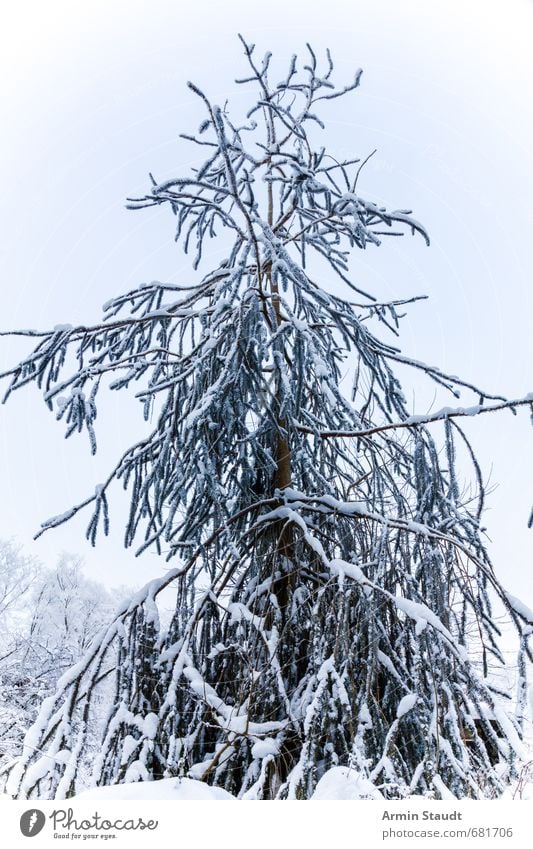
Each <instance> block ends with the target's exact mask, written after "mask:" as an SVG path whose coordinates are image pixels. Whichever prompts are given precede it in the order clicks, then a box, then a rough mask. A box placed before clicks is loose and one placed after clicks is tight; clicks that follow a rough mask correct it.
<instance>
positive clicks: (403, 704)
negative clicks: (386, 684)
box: [396, 693, 418, 719]
mask: <svg viewBox="0 0 533 849" xmlns="http://www.w3.org/2000/svg"><path fill="white" fill-rule="evenodd" d="M417 701H418V696H417V695H416V693H409V694H408V695H407V696H404V697H403V699H401V700H400V704H399V705H398V708H397V710H396V719H401V718H402V716H405V714H406V713H409V711H410V710H412V709H413V708H414V706H415V705H416V703H417Z"/></svg>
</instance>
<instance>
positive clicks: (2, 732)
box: [0, 541, 131, 771]
mask: <svg viewBox="0 0 533 849" xmlns="http://www.w3.org/2000/svg"><path fill="white" fill-rule="evenodd" d="M0 580H1V582H2V588H3V594H2V595H3V598H4V600H5V603H4V605H3V606H2V609H1V610H0V626H1V640H0V763H2V764H4V765H5V764H9V763H11V762H12V761H13V758H15V757H16V756H17V755H19V754H20V751H21V748H22V741H23V738H24V734H25V732H26V731H27V729H28V727H29V726H30V725H31V724H32V723H33V722H34V721H35V718H36V716H37V713H38V709H39V706H40V704H41V702H42V701H43V699H44V698H46V697H47V696H49V695H50V694H51V693H53V692H54V690H55V688H56V686H57V682H58V680H59V679H60V677H61V675H63V673H64V672H66V671H67V670H68V669H69V668H70V667H71V666H72V665H73V664H74V663H77V662H78V661H79V660H80V659H81V658H82V657H83V655H84V654H85V652H86V651H87V649H88V648H89V646H90V644H91V642H92V640H93V639H94V637H95V636H96V635H97V633H98V631H99V630H101V628H102V627H103V626H104V625H105V624H106V623H107V622H109V621H110V619H111V618H112V616H113V613H114V611H115V608H116V606H117V603H118V599H117V595H118V597H119V598H120V597H123V596H124V595H126V594H127V593H126V590H125V589H124V588H122V589H121V590H119V591H113V593H111V592H110V591H109V590H107V589H105V588H104V587H103V586H102V585H101V584H98V583H97V582H96V581H91V580H89V579H88V578H86V577H85V575H84V574H83V561H82V559H81V558H80V557H77V556H75V555H70V554H63V555H62V556H61V557H60V558H59V561H58V563H57V565H56V567H55V568H53V569H45V568H43V567H42V566H41V565H40V564H39V563H38V562H37V561H36V560H35V559H34V558H31V557H27V556H25V555H24V554H22V552H21V551H20V549H18V548H17V547H16V546H14V544H13V543H11V542H6V541H3V542H0ZM129 594H131V591H130V593H129ZM7 599H9V602H10V603H9V606H7V604H6V600H7ZM101 689H102V688H101ZM103 696H104V694H103V692H102V693H101V694H100V698H103ZM98 720H99V717H97V716H96V717H94V718H93V719H92V722H91V727H90V728H88V738H89V739H88V743H89V748H92V750H93V754H94V744H95V742H96V738H97V736H98V734H99V732H100V727H99V725H98ZM85 771H86V769H85Z"/></svg>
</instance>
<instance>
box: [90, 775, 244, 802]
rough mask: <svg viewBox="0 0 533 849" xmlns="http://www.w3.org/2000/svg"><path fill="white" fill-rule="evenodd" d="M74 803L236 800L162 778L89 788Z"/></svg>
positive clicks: (209, 789)
mask: <svg viewBox="0 0 533 849" xmlns="http://www.w3.org/2000/svg"><path fill="white" fill-rule="evenodd" d="M75 798H76V799H85V800H86V799H91V800H92V799H95V800H97V801H100V802H115V801H122V800H127V799H130V800H131V799H135V800H136V799H139V800H141V799H142V800H148V799H151V800H153V801H159V800H164V799H171V800H173V801H182V802H186V801H203V802H214V801H217V802H230V801H235V796H232V795H231V793H228V792H227V790H223V789H222V788H221V787H210V786H209V785H208V784H205V782H203V781H195V780H194V779H192V778H161V779H159V780H158V781H136V782H134V783H130V784H115V785H112V786H110V787H91V788H90V789H89V790H84V791H83V792H82V793H78V795H77V796H76V797H75Z"/></svg>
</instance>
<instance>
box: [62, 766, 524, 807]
mask: <svg viewBox="0 0 533 849" xmlns="http://www.w3.org/2000/svg"><path fill="white" fill-rule="evenodd" d="M76 798H77V799H81V800H88V799H91V800H92V799H95V800H99V801H102V802H103V801H106V802H107V801H109V802H110V801H124V800H132V799H134V800H141V799H142V800H148V799H150V800H153V801H158V800H166V799H172V800H174V801H179V800H181V801H192V800H198V801H220V802H232V801H236V799H235V796H233V795H232V794H231V793H228V792H227V790H223V789H222V788H220V787H210V786H209V785H207V784H205V783H204V782H202V781H197V780H195V779H192V778H164V779H160V780H158V781H138V782H135V783H130V784H117V785H114V786H111V787H92V788H90V789H89V790H84V791H83V792H81V793H79V794H78V795H77V796H76ZM383 798H384V797H383V794H382V793H381V791H380V790H379V789H378V788H377V787H376V786H375V785H374V784H373V783H372V782H371V781H370V780H369V779H368V778H365V777H364V776H362V775H361V774H360V773H359V772H357V770H354V769H350V768H349V767H345V766H336V767H333V768H332V769H330V770H328V771H327V772H326V773H325V775H323V776H322V778H321V779H320V781H319V782H318V784H317V786H316V790H315V792H314V793H313V795H312V797H311V800H312V801H331V800H339V801H355V800H358V799H361V800H362V799H377V800H379V799H383ZM501 798H502V800H505V801H508V800H512V799H521V800H531V801H533V761H531V762H530V763H528V764H525V765H524V768H523V770H522V775H521V778H520V779H519V781H515V782H513V784H512V785H511V786H509V788H508V789H507V790H506V791H505V793H504V794H503V796H502V797H501Z"/></svg>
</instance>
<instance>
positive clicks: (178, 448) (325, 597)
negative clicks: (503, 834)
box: [4, 41, 533, 799]
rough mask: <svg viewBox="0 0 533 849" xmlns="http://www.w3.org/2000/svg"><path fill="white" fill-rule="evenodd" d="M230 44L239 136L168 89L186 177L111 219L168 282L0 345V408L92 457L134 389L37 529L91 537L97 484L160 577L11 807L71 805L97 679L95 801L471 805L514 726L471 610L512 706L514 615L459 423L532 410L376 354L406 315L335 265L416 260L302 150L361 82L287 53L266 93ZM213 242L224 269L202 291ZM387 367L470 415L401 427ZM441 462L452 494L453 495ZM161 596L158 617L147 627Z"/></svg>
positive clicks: (79, 680)
mask: <svg viewBox="0 0 533 849" xmlns="http://www.w3.org/2000/svg"><path fill="white" fill-rule="evenodd" d="M242 44H243V47H244V52H245V56H246V60H247V68H248V71H247V76H246V77H245V78H244V79H241V80H239V81H238V82H239V83H240V84H242V85H245V86H249V87H250V88H251V89H252V90H253V91H254V99H253V100H252V102H251V104H250V106H251V108H250V110H249V112H248V113H247V115H246V116H245V117H244V118H243V119H242V120H241V119H239V120H238V121H237V120H236V119H235V118H232V117H230V113H229V111H228V109H227V107H223V108H221V107H219V106H216V105H214V104H213V103H212V102H211V101H210V100H209V99H208V97H207V96H206V95H205V94H204V93H203V92H202V91H200V90H199V89H198V88H197V87H196V86H194V85H192V84H191V85H190V89H191V90H192V92H193V93H194V95H196V96H197V97H198V98H200V100H201V102H202V104H203V108H204V109H205V120H204V121H203V122H202V124H201V126H200V128H199V131H198V134H197V135H194V136H186V138H188V139H190V141H191V143H192V144H194V145H197V146H199V149H200V150H201V151H205V155H206V157H207V158H206V159H205V161H204V162H203V163H202V164H200V165H199V167H197V168H194V169H193V170H192V172H191V173H188V174H185V175H184V176H179V177H176V178H174V179H169V180H166V181H164V182H157V181H156V180H155V179H154V178H153V177H152V178H151V179H152V186H151V188H150V191H149V193H148V194H147V195H146V196H145V197H143V198H140V199H136V200H132V201H130V207H132V208H134V209H139V208H144V207H150V206H159V205H167V206H169V207H170V209H171V210H172V212H173V213H174V215H175V217H176V222H177V229H176V240H177V241H178V242H181V244H182V245H183V247H184V250H185V251H186V252H192V253H193V255H194V256H193V259H192V263H191V264H192V269H191V278H190V279H189V280H186V281H185V282H184V283H183V285H170V284H166V283H150V284H148V285H142V286H140V287H139V288H138V289H135V290H133V291H130V292H127V293H125V294H123V295H120V296H119V297H117V298H114V299H112V300H111V301H109V302H108V303H107V304H106V305H105V307H104V310H105V317H104V320H103V322H102V323H100V324H94V325H87V326H76V327H72V326H68V325H58V326H56V327H55V328H54V329H53V330H52V331H50V332H42V333H38V332H36V331H22V335H24V336H27V337H29V338H34V339H35V342H36V347H35V348H34V350H33V351H32V352H31V353H30V354H29V355H28V356H27V357H26V358H25V359H24V360H23V361H22V362H21V363H20V364H18V365H17V366H16V367H14V368H12V369H10V370H9V371H7V372H6V373H5V375H4V377H8V378H9V379H10V385H9V389H8V394H9V393H10V392H12V391H14V390H16V389H19V388H21V387H23V386H26V385H27V384H30V383H35V384H36V385H37V386H38V387H39V388H41V389H42V391H43V392H44V397H45V401H46V403H47V404H48V406H49V407H50V409H51V410H55V411H56V414H57V418H58V419H59V420H62V421H63V422H66V427H67V436H70V435H71V434H73V433H75V432H81V431H83V430H85V431H86V432H87V434H88V436H89V440H90V445H91V450H92V451H93V452H95V451H96V438H95V419H96V411H97V399H98V392H99V389H100V387H101V385H103V384H105V383H106V378H108V377H110V378H111V380H110V382H109V387H110V388H111V389H113V390H115V391H121V392H128V391H130V392H134V393H135V395H136V397H137V398H138V399H139V400H140V401H141V403H142V407H143V410H144V416H145V419H146V421H147V423H148V425H147V432H146V436H145V437H144V438H143V439H141V440H140V441H138V442H136V443H135V444H134V445H130V446H128V447H125V451H124V454H123V456H122V457H121V458H120V459H119V461H118V462H117V464H116V466H115V467H114V469H112V470H111V472H110V474H109V476H108V478H107V479H106V480H105V481H104V483H103V484H102V485H101V486H98V487H97V488H96V491H95V492H94V493H93V494H90V495H89V496H88V497H87V498H86V499H85V500H83V501H82V502H81V503H79V504H77V505H76V506H74V507H72V508H70V509H69V510H68V511H67V512H66V513H64V514H63V515H61V516H57V517H55V518H53V519H50V520H49V521H47V522H45V523H44V525H43V527H42V530H41V532H44V531H46V530H48V529H50V528H53V527H56V526H58V525H60V524H62V523H63V522H65V521H67V520H68V519H69V518H71V517H72V516H74V515H75V514H77V513H78V512H79V511H80V510H83V509H85V508H92V514H91V518H90V521H89V525H88V529H87V535H88V538H89V539H90V540H91V541H92V542H93V543H94V542H95V540H96V535H97V531H98V529H99V527H102V528H103V531H104V532H105V533H107V531H108V524H109V520H108V500H109V494H110V491H111V489H112V487H113V485H114V484H115V483H118V484H122V486H123V487H124V488H125V489H126V490H127V491H128V492H129V497H130V510H129V516H128V519H127V524H126V529H125V545H126V546H131V545H133V544H134V542H135V541H137V553H141V552H142V551H144V550H146V549H148V548H153V549H156V550H157V551H158V552H159V553H161V554H162V555H163V556H164V558H165V560H166V561H170V562H171V566H170V568H168V569H167V571H166V572H164V574H163V575H162V577H161V578H159V579H155V580H152V581H150V583H149V584H148V585H147V586H146V587H145V589H144V590H143V591H141V592H139V593H137V594H136V595H135V596H134V598H133V599H132V600H131V602H130V603H129V604H125V605H124V606H123V607H122V608H121V610H120V611H119V612H118V613H117V615H116V616H115V618H114V619H113V621H112V622H111V623H110V625H109V627H108V628H106V629H104V630H102V632H101V633H100V635H99V636H98V637H97V638H96V639H95V641H94V642H93V644H92V646H91V648H90V650H89V651H88V652H87V653H86V654H85V656H84V659H83V660H82V662H80V663H78V664H77V665H76V666H75V667H74V668H73V669H72V670H71V671H70V672H68V673H67V674H66V675H65V676H63V678H62V679H61V682H60V686H59V687H58V690H57V692H56V694H55V695H54V697H53V698H51V699H48V700H47V701H46V703H45V704H44V705H43V707H42V710H41V712H40V715H39V717H38V719H37V721H36V723H35V725H34V727H33V728H32V729H31V731H30V732H29V733H28V736H27V739H26V745H25V748H24V751H23V753H22V756H21V758H20V759H19V761H18V763H17V764H16V765H15V766H14V767H13V768H12V770H11V771H10V774H9V780H8V789H9V792H11V793H12V794H13V795H17V796H21V797H28V796H32V795H52V796H56V797H57V798H62V797H65V796H68V795H70V794H72V793H73V792H74V791H75V788H76V779H77V770H78V764H79V761H80V756H81V753H83V751H84V747H85V745H86V726H87V722H88V718H89V717H90V716H91V712H92V711H93V701H92V700H93V693H94V689H95V684H96V682H97V681H98V679H99V676H100V675H101V674H102V670H103V669H105V668H108V667H109V666H110V665H111V667H112V668H113V669H114V670H115V671H114V673H113V674H114V676H115V688H114V697H113V699H112V703H111V704H110V705H109V713H108V715H107V719H106V721H105V729H104V734H103V739H102V744H101V750H100V754H99V757H98V759H97V761H96V763H95V770H94V780H95V782H96V783H99V784H111V783H116V782H122V781H131V780H138V779H151V778H157V777H163V776H165V777H169V776H173V775H184V774H187V775H189V776H192V777H195V778H200V779H201V780H203V781H206V782H209V783H212V784H215V785H218V786H221V787H224V788H226V789H227V790H230V791H231V792H233V793H236V794H238V795H239V796H240V797H241V798H261V799H269V798H308V797H309V796H310V794H311V792H312V791H313V788H314V787H315V786H316V784H317V782H318V780H319V779H320V777H321V776H322V775H323V774H324V772H325V771H326V770H327V769H328V768H330V767H332V766H336V765H346V764H349V765H351V766H353V767H354V768H357V769H358V770H359V771H360V772H361V773H362V774H363V775H364V776H366V778H367V779H369V780H370V781H371V782H372V783H373V784H374V785H376V784H377V785H383V787H384V790H383V792H384V793H385V794H386V795H389V796H391V795H393V796H402V795H405V794H407V793H409V792H411V791H412V792H416V793H426V794H434V795H436V796H437V797H442V796H446V795H447V794H449V793H453V794H456V795H457V796H460V797H463V796H473V797H481V796H491V795H495V794H497V793H498V792H499V791H500V789H501V786H502V785H501V782H502V776H504V773H505V771H507V774H508V773H509V772H512V771H513V769H514V764H515V760H516V757H517V754H519V753H520V747H521V728H520V721H519V717H520V708H519V710H518V713H517V715H516V716H511V715H510V713H509V711H506V710H505V708H504V707H502V699H503V698H504V695H505V694H500V693H498V692H496V691H495V688H494V686H492V685H491V684H490V681H489V679H488V673H489V671H490V668H491V665H494V664H500V663H503V657H502V655H501V651H500V649H499V647H498V628H497V626H496V624H495V621H494V617H493V613H492V603H493V600H494V599H497V600H498V603H499V604H500V603H501V604H502V605H503V607H504V609H505V610H506V611H507V614H508V616H509V617H510V619H511V620H512V621H513V622H514V624H515V625H516V628H517V630H518V633H519V635H520V655H519V665H520V672H521V678H520V681H521V687H520V693H519V701H520V700H523V698H524V696H525V677H524V676H525V673H524V670H525V663H526V659H527V658H530V653H529V648H528V646H527V634H528V632H529V630H530V625H531V620H533V614H531V612H530V611H529V610H528V609H527V608H525V607H524V606H522V605H520V604H519V603H518V602H517V601H516V600H514V599H512V598H510V597H509V596H508V595H507V594H506V593H505V591H504V590H503V588H502V586H501V585H500V582H499V580H498V578H497V577H496V575H495V572H494V570H493V567H492V565H491V562H490V560H489V557H488V554H487V551H486V549H485V546H484V543H483V534H482V532H483V528H482V525H481V518H482V511H483V498H484V488H483V482H482V479H481V473H480V469H479V464H478V462H477V461H476V458H475V454H474V452H473V450H472V448H471V446H470V443H469V441H468V439H467V436H466V435H465V433H464V431H463V428H462V426H461V419H462V418H464V417H468V416H472V415H478V414H482V413H485V412H489V411H496V410H500V409H504V408H509V409H511V410H512V411H513V412H514V411H515V409H516V408H517V407H519V406H520V405H525V406H530V407H531V406H532V402H533V396H528V397H527V398H522V399H516V400H514V401H509V400H507V399H506V398H504V397H501V396H497V395H492V394H489V393H487V392H485V391H482V390H480V389H478V388H477V387H476V386H474V385H473V384H471V383H469V382H466V381H463V380H461V379H459V378H457V377H454V376H450V375H447V374H445V373H444V372H442V371H441V370H439V369H438V368H436V367H432V366H431V367H430V366H427V365H424V364H423V363H421V362H420V361H419V360H415V359H412V358H410V357H409V356H407V355H406V354H404V353H402V352H401V350H400V349H399V347H398V346H397V344H396V340H395V338H394V336H397V335H398V332H399V324H400V318H401V315H400V311H399V307H401V309H402V310H403V308H404V305H405V304H407V303H409V302H410V301H409V300H406V301H396V302H392V303H379V302H377V301H376V300H375V298H374V297H373V296H372V294H371V293H368V292H365V291H362V289H361V288H360V287H359V285H358V283H356V282H354V280H355V279H356V278H355V276H354V274H353V271H352V270H351V267H350V262H349V261H350V257H351V256H353V257H354V259H355V257H356V255H357V252H358V250H365V249H375V248H377V247H378V246H379V245H380V244H381V242H382V239H383V237H385V236H387V235H391V236H398V235H401V234H402V233H403V232H404V231H407V232H411V233H413V234H417V235H419V236H420V237H421V238H422V240H424V241H425V242H427V243H429V239H428V236H427V234H426V231H425V229H424V227H423V226H422V225H421V224H420V223H418V222H417V221H416V220H415V219H414V218H413V217H412V216H411V213H410V212H409V211H407V210H403V209H402V210H392V211H391V210H388V209H385V208H384V207H382V206H381V205H379V204H377V203H375V202H373V201H371V200H369V199H368V198H366V197H364V196H362V195H361V194H360V193H359V191H358V177H359V174H360V172H361V168H362V166H363V165H364V161H363V162H361V161H360V160H358V159H356V158H354V159H353V160H348V161H343V162H339V161H337V160H336V159H335V158H334V157H333V156H332V155H329V154H328V152H327V150H326V148H325V147H323V146H321V144H320V141H317V138H318V137H319V135H320V133H321V130H323V129H324V124H323V118H324V117H327V113H328V110H329V109H330V108H332V106H331V104H332V103H333V102H334V101H337V99H338V98H344V97H349V96H350V93H351V92H352V91H354V90H355V89H356V88H357V87H358V85H359V81H360V77H361V72H360V71H358V72H357V73H356V75H355V78H354V79H353V81H352V82H351V83H349V84H348V85H345V86H340V87H339V86H337V85H336V83H335V82H334V69H333V64H332V61H331V57H330V55H329V52H328V53H327V55H326V58H325V60H324V65H323V67H319V63H318V61H317V58H316V56H315V54H314V52H313V50H312V49H311V48H310V47H308V53H307V57H306V60H305V62H304V64H303V66H302V65H301V64H300V63H298V61H297V59H296V57H294V58H293V59H292V60H291V61H290V63H289V67H288V69H287V71H286V74H285V76H284V78H283V79H282V80H281V82H279V83H273V82H272V81H271V76H272V71H271V64H272V63H271V56H270V54H267V55H266V56H265V57H264V58H263V59H262V60H256V58H255V52H254V48H253V46H252V45H249V44H247V43H245V42H244V41H243V42H242ZM333 105H334V104H333ZM217 237H218V238H220V239H221V242H222V244H223V245H224V246H225V250H226V247H227V251H226V258H225V259H224V260H223V261H221V262H220V263H218V265H217V267H215V268H213V267H211V268H209V269H207V270H206V272H205V273H204V274H203V276H200V273H199V272H198V273H197V269H200V267H201V263H202V256H203V252H204V249H205V247H206V244H207V243H208V242H209V241H210V240H212V239H215V238H217ZM411 300H415V299H414V298H412V299H411ZM391 334H393V335H391ZM391 340H392V341H391ZM400 371H402V374H404V375H406V374H408V372H409V371H411V372H412V373H413V374H414V375H415V376H416V381H415V383H418V382H419V380H420V379H422V378H423V379H427V380H428V381H430V382H431V383H432V384H433V385H435V387H436V388H437V389H438V390H439V391H443V392H449V393H451V395H452V396H453V397H454V398H458V397H459V395H460V394H461V393H465V394H466V395H467V396H468V395H471V396H472V401H471V402H470V406H468V407H445V408H443V409H441V410H439V411H438V412H435V413H431V414H425V413H422V414H421V415H417V416H413V415H411V414H410V412H409V410H408V406H407V402H406V399H405V396H404V392H403V390H402V386H401V384H400V380H399V377H398V373H399V372H400ZM348 372H349V375H348V374H347V373H348ZM458 450H459V451H461V452H462V454H463V455H464V456H466V457H469V458H470V460H471V463H472V468H473V473H474V477H475V480H476V482H477V484H476V488H477V497H476V498H475V499H473V498H472V497H471V494H470V495H469V496H468V497H467V496H465V495H464V493H462V491H461V485H460V480H459V473H458V471H457V469H456V452H457V451H458ZM170 585H172V586H173V587H174V588H175V591H176V598H177V601H176V610H175V614H174V617H173V619H172V621H171V623H170V626H169V627H168V628H167V629H161V628H160V626H159V617H158V608H157V598H158V596H159V594H160V593H161V591H162V590H163V589H164V588H166V587H168V586H170ZM472 628H475V631H476V633H477V640H478V648H480V650H481V655H482V665H481V668H479V666H478V665H477V664H476V663H474V662H473V661H472V660H471V658H470V656H469V634H470V633H471V631H472ZM43 753H44V754H43ZM496 759H499V760H500V761H501V763H500V764H499V765H498V768H497V769H496V768H495V767H494V761H495V760H496Z"/></svg>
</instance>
